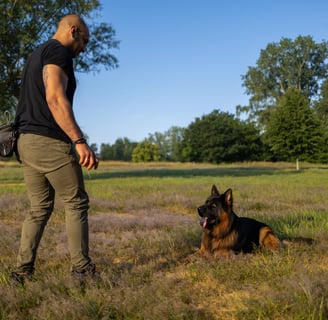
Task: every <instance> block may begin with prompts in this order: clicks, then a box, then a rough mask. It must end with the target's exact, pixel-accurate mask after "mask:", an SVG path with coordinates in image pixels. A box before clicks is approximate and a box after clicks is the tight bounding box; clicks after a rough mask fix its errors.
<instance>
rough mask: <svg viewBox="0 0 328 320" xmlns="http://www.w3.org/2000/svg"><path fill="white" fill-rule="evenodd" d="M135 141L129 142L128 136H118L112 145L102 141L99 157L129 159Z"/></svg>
mask: <svg viewBox="0 0 328 320" xmlns="http://www.w3.org/2000/svg"><path fill="white" fill-rule="evenodd" d="M136 146H137V143H136V142H131V141H130V140H129V139H128V138H126V137H125V138H123V139H122V138H119V139H117V140H116V141H115V143H114V144H113V145H110V144H105V143H102V144H101V146H100V158H101V159H102V160H121V161H131V160H132V152H133V149H134V148H135V147H136Z"/></svg>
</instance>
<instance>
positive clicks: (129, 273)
mask: <svg viewBox="0 0 328 320" xmlns="http://www.w3.org/2000/svg"><path fill="white" fill-rule="evenodd" d="M327 176H328V166H323V165H316V166H312V165H309V164H306V165H303V167H302V170H300V171H295V170H294V166H293V165H289V164H286V163H277V164H268V163H251V164H238V165H221V166H215V165H209V164H202V165H195V164H170V163H167V164H162V163H161V164H158V163H151V164H127V163H109V162H108V163H102V164H101V166H100V168H99V170H97V171H93V172H85V179H86V187H87V190H88V192H89V195H90V199H91V210H90V216H89V220H90V248H91V256H92V258H93V260H94V261H95V262H96V264H97V267H98V270H99V271H100V273H101V277H102V282H100V283H92V282H90V283H87V284H86V285H85V286H84V285H79V284H77V283H75V282H74V281H72V279H71V277H70V274H69V267H70V261H69V253H68V250H67V243H66V234H65V226H64V210H63V206H62V204H61V202H60V200H58V202H57V205H56V208H55V212H54V214H53V216H52V217H51V219H50V221H49V224H48V226H47V229H46V231H45V234H44V238H43V239H42V241H41V245H40V249H39V252H38V259H37V265H36V269H37V273H36V281H35V282H28V283H27V285H26V286H25V288H21V287H18V286H16V285H13V284H12V283H11V282H10V281H9V280H8V275H9V274H10V271H11V270H12V269H13V268H14V267H15V260H16V254H17V250H18V246H19V238H20V227H21V222H22V220H23V218H24V214H25V212H26V211H27V210H28V199H27V196H26V188H25V185H24V183H23V178H22V172H21V168H19V167H18V166H17V165H14V164H12V163H8V162H5V163H1V162H0V319H1V320H4V319H15V320H19V319H24V320H25V319H27V320H29V319H31V320H32V319H74V320H76V319H155V320H156V319H209V320H211V319H293V320H294V319H313V320H315V319H327V318H328V268H327V266H328V255H327V244H328V219H327V213H328V197H327V194H328V179H327ZM212 184H216V185H217V187H218V188H219V189H220V191H222V192H223V191H225V190H226V189H227V188H232V189H233V196H234V203H235V211H236V213H237V214H239V215H240V216H250V217H253V218H257V219H260V220H261V221H264V222H266V223H268V224H270V225H271V226H272V227H273V229H274V230H275V232H276V233H277V235H278V236H279V237H280V238H282V239H284V238H293V237H299V236H304V237H313V238H315V240H316V241H315V243H314V244H313V245H307V244H294V243H291V244H290V245H288V246H287V247H286V248H285V249H283V250H281V251H279V252H276V253H269V252H266V251H263V250H258V251H257V252H256V253H255V254H252V255H236V256H233V257H230V258H221V259H204V258H201V257H199V256H197V255H193V253H194V252H196V251H197V248H198V247H199V243H200V233H201V228H200V226H199V223H198V216H197V211H196V208H197V206H199V205H200V204H202V203H203V201H204V200H205V198H206V197H207V196H208V194H209V192H210V188H211V185H212Z"/></svg>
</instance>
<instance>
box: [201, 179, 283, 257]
mask: <svg viewBox="0 0 328 320" xmlns="http://www.w3.org/2000/svg"><path fill="white" fill-rule="evenodd" d="M198 214H199V215H200V217H201V218H200V224H201V226H202V227H203V233H202V239H201V247H200V252H201V253H202V254H205V255H208V254H210V255H214V256H219V255H222V254H228V253H230V252H235V253H238V252H243V253H250V252H252V251H253V250H254V248H255V247H261V246H262V247H265V248H269V249H272V250H277V249H279V248H280V247H281V242H280V240H279V239H278V238H277V237H276V236H275V235H274V233H273V231H272V229H271V228H270V227H269V226H268V225H266V224H265V223H262V222H260V221H257V220H255V219H251V218H245V217H238V216H237V215H236V214H235V213H234V211H233V201H232V190H231V189H228V190H227V191H226V192H224V193H223V194H220V193H219V191H218V189H217V188H216V186H215V185H213V186H212V190H211V195H210V196H209V197H208V198H207V200H206V202H205V204H204V205H202V206H200V207H199V208H198Z"/></svg>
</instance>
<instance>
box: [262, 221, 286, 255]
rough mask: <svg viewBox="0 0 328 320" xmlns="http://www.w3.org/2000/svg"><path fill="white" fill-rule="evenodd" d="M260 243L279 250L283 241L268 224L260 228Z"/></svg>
mask: <svg viewBox="0 0 328 320" xmlns="http://www.w3.org/2000/svg"><path fill="white" fill-rule="evenodd" d="M259 244H260V246H263V247H265V248H268V249H271V250H278V249H280V248H281V247H282V243H281V241H280V240H279V239H278V238H277V237H276V236H275V235H274V233H273V231H272V229H271V228H270V227H268V226H265V227H262V228H261V229H260V235H259Z"/></svg>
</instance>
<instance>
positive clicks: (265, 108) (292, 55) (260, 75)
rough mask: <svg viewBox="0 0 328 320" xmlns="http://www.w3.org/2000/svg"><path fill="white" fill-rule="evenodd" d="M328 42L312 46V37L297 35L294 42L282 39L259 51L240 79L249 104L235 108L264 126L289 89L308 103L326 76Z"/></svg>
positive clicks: (327, 71) (313, 43)
mask: <svg viewBox="0 0 328 320" xmlns="http://www.w3.org/2000/svg"><path fill="white" fill-rule="evenodd" d="M327 58H328V42H326V41H323V42H321V43H315V42H314V40H313V38H312V37H311V36H306V37H302V36H298V37H297V38H296V39H295V40H294V41H293V40H291V39H288V38H282V39H281V40H280V42H279V43H270V44H268V45H267V47H266V49H265V50H261V53H260V57H259V59H258V60H257V66H256V67H249V68H248V72H247V73H246V75H244V76H242V80H243V86H244V87H245V88H246V93H247V94H248V95H250V96H251V98H250V101H249V105H248V106H244V107H241V106H239V107H238V111H239V112H247V113H249V116H250V118H252V119H257V120H258V122H259V124H260V125H262V126H263V125H264V126H265V125H266V123H267V122H268V120H269V117H270V113H271V110H273V109H274V108H275V107H276V104H277V101H278V100H279V98H280V97H281V96H282V95H283V94H285V93H286V91H287V90H288V89H289V88H295V89H296V90H298V91H299V92H301V93H302V94H303V95H305V96H306V97H307V98H308V99H309V100H310V101H311V99H313V98H315V97H316V96H317V95H318V93H319V89H320V83H321V82H322V81H323V80H325V79H326V78H327V75H328V64H327Z"/></svg>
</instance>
